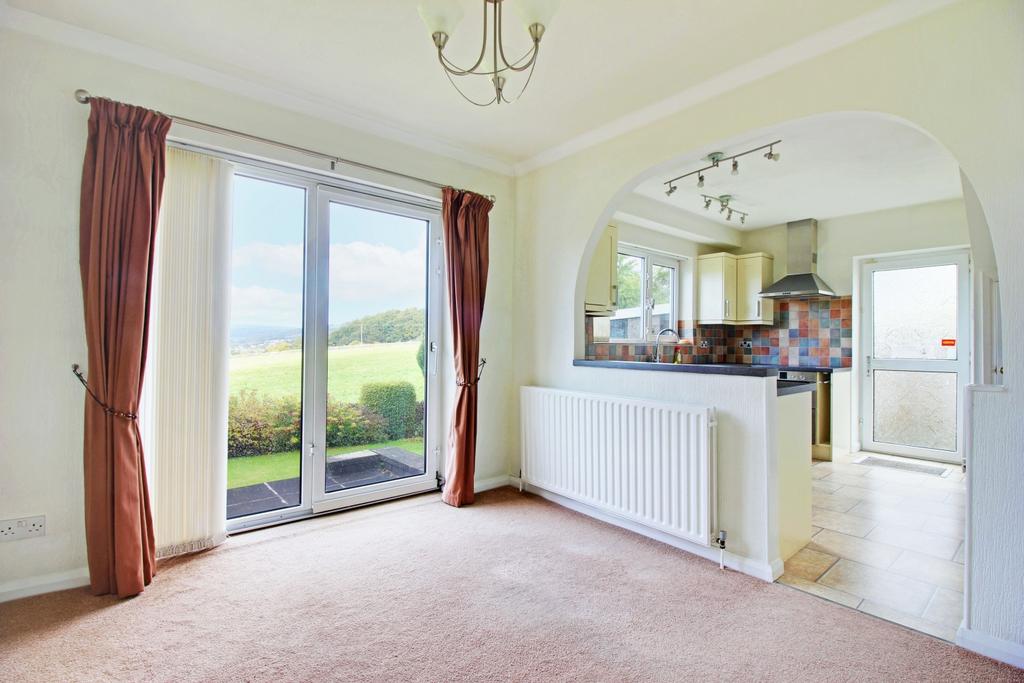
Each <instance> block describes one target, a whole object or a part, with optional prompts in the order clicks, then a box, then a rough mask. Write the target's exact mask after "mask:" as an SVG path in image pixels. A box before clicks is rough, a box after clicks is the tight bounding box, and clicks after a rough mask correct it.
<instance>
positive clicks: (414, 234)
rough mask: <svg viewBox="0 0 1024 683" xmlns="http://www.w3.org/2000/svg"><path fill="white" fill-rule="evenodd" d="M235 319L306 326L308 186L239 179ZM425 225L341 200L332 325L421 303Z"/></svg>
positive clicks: (334, 239)
mask: <svg viewBox="0 0 1024 683" xmlns="http://www.w3.org/2000/svg"><path fill="white" fill-rule="evenodd" d="M233 211H234V214H233V229H232V245H231V247H232V266H231V278H232V282H231V284H232V289H231V324H232V326H236V325H259V326H268V327H296V328H297V327H301V326H302V285H303V253H304V249H303V237H304V233H305V215H306V198H305V190H304V189H302V188H298V187H292V186H289V185H281V184H278V183H273V182H270V181H266V180H258V179H255V178H247V177H244V176H235V185H234V206H233ZM426 245H427V223H426V221H422V220H419V219H414V218H407V217H405V216H395V215H391V214H386V213H382V212H378V211H370V210H367V209H362V208H358V207H353V206H347V205H344V204H336V203H332V204H331V210H330V275H329V283H330V297H329V305H328V308H329V312H328V324H329V325H330V326H331V327H335V326H337V325H340V324H341V323H344V322H347V321H349V320H354V319H356V318H361V317H363V316H365V315H369V314H372V313H379V312H380V311H386V310H388V309H392V308H410V307H416V308H423V307H424V305H425V304H424V299H425V296H426V292H425V287H424V282H425V276H426Z"/></svg>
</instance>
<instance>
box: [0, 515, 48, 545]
mask: <svg viewBox="0 0 1024 683" xmlns="http://www.w3.org/2000/svg"><path fill="white" fill-rule="evenodd" d="M45 535H46V515H37V516H36V517H20V518H18V519H4V520H0V541H20V540H21V539H23V538H35V537H37V536H45Z"/></svg>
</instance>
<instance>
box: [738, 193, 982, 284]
mask: <svg viewBox="0 0 1024 683" xmlns="http://www.w3.org/2000/svg"><path fill="white" fill-rule="evenodd" d="M969 243H970V235H969V234H968V229H967V214H966V213H965V210H964V202H963V200H962V199H949V200H945V201H940V202H930V203H928V204H918V205H916V206H905V207H900V208H897V209H886V210H884V211H872V212H869V213H860V214H856V215H853V216H839V217H836V218H826V219H822V220H819V221H818V275H820V276H821V277H822V279H823V280H825V282H827V283H828V284H830V285H831V286H832V288H833V289H834V290H835V292H836V294H839V295H849V294H852V293H853V259H854V258H855V257H858V256H867V255H877V254H888V253H893V252H900V251H911V250H915V249H933V248H936V247H952V246H962V245H965V244H969ZM741 244H742V247H741V249H740V250H738V251H737V253H740V252H741V251H742V252H750V251H766V252H768V253H770V254H772V255H774V256H775V277H776V279H777V278H780V277H782V276H783V275H785V274H786V255H787V253H788V250H787V249H786V226H785V225H773V226H771V227H768V228H761V229H758V230H748V231H746V232H744V233H742V235H741Z"/></svg>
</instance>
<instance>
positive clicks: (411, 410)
mask: <svg viewBox="0 0 1024 683" xmlns="http://www.w3.org/2000/svg"><path fill="white" fill-rule="evenodd" d="M359 402H360V403H361V404H362V405H363V408H365V409H366V410H369V411H371V412H374V413H377V414H378V415H380V416H381V417H383V418H384V424H385V428H386V429H387V434H388V438H389V439H402V438H405V437H406V436H407V435H408V434H409V433H410V432H411V431H412V430H414V429H415V420H416V389H414V388H413V386H412V384H411V383H409V382H372V383H370V384H364V385H363V388H362V390H361V392H360V396H359Z"/></svg>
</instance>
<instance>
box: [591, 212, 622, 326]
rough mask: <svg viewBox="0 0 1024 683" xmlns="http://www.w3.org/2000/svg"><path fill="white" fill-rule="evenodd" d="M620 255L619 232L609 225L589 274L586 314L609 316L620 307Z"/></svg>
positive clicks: (599, 243)
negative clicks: (617, 270)
mask: <svg viewBox="0 0 1024 683" xmlns="http://www.w3.org/2000/svg"><path fill="white" fill-rule="evenodd" d="M618 253H619V231H618V229H617V228H616V227H615V226H614V225H609V226H608V228H607V229H606V230H605V231H604V234H603V235H601V241H600V242H598V243H597V248H596V249H594V256H593V258H591V260H590V271H589V273H588V274H587V296H586V300H585V306H586V307H585V309H584V310H585V312H586V314H587V315H592V316H601V315H604V316H607V315H612V314H614V313H615V309H616V308H617V307H618V291H617V290H618V285H617V281H618V278H617V277H616V265H617V262H618Z"/></svg>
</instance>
